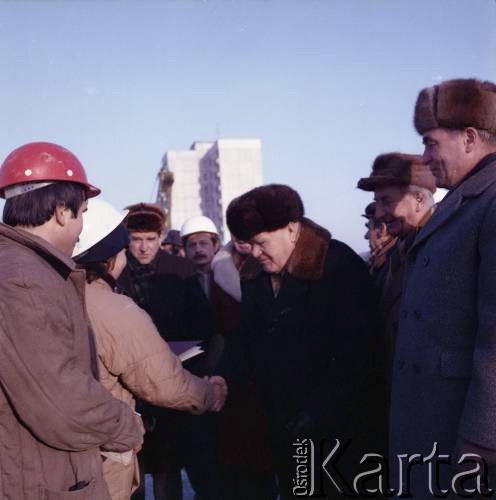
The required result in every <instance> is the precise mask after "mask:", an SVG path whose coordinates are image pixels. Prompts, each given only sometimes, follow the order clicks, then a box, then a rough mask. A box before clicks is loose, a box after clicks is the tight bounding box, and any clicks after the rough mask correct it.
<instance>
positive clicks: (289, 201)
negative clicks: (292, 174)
mask: <svg viewBox="0 0 496 500" xmlns="http://www.w3.org/2000/svg"><path fill="white" fill-rule="evenodd" d="M304 213H305V209H304V208H303V202H302V201H301V198H300V195H299V194H298V193H297V192H296V191H295V190H294V189H292V188H290V187H289V186H284V185H282V184H268V185H266V186H260V187H257V188H255V189H252V190H251V191H248V192H247V193H245V194H243V195H241V196H240V197H238V198H235V199H234V200H232V201H231V203H230V204H229V206H228V207H227V214H226V216H227V217H226V218H227V226H228V227H229V231H231V233H232V234H233V235H234V236H235V237H236V238H238V239H239V240H242V241H248V240H250V239H251V238H252V237H253V236H255V235H256V234H258V233H263V232H266V231H268V232H270V231H276V230H277V229H281V228H283V227H285V226H287V225H288V224H289V223H290V222H297V221H300V220H301V219H302V218H303V215H304Z"/></svg>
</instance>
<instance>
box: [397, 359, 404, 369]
mask: <svg viewBox="0 0 496 500" xmlns="http://www.w3.org/2000/svg"><path fill="white" fill-rule="evenodd" d="M396 366H397V367H398V370H403V367H404V366H405V362H404V361H403V360H402V359H400V360H399V361H398V363H397V365H396Z"/></svg>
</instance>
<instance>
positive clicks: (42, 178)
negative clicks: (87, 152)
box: [0, 142, 100, 227]
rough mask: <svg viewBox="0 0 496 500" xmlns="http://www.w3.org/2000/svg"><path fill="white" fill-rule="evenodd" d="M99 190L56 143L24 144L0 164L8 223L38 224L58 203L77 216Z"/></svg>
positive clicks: (72, 157)
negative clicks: (86, 201) (82, 205)
mask: <svg viewBox="0 0 496 500" xmlns="http://www.w3.org/2000/svg"><path fill="white" fill-rule="evenodd" d="M99 193H100V190H99V189H98V188H96V187H95V186H93V185H91V184H89V182H88V179H87V177H86V172H85V170H84V168H83V166H82V164H81V162H80V161H79V160H78V158H77V157H76V156H75V155H74V154H73V153H71V152H70V151H69V150H68V149H66V148H64V147H62V146H59V145H58V144H53V143H50V142H32V143H29V144H24V145H23V146H20V147H19V148H17V149H15V150H14V151H12V152H11V153H10V154H9V155H8V156H7V158H6V159H5V160H4V162H3V163H2V166H1V167H0V197H2V198H5V199H6V200H7V201H6V202H5V207H4V215H3V220H4V222H5V223H6V224H8V225H10V226H18V225H19V226H28V227H36V226H40V225H42V224H44V223H45V222H47V221H48V220H50V218H51V217H52V215H53V213H54V211H55V209H56V208H57V206H64V207H66V208H68V209H70V210H71V212H72V213H73V215H74V216H76V215H77V212H78V211H79V208H80V207H81V204H82V203H83V202H84V201H85V200H86V199H87V198H91V197H93V196H97V195H98V194H99Z"/></svg>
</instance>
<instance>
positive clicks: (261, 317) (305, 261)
mask: <svg viewBox="0 0 496 500" xmlns="http://www.w3.org/2000/svg"><path fill="white" fill-rule="evenodd" d="M227 223H228V226H229V230H230V231H231V233H232V234H233V235H234V236H235V237H236V238H237V239H239V240H242V241H246V242H249V243H250V244H251V245H252V256H253V257H254V258H255V259H257V260H258V262H259V263H260V264H261V266H260V267H259V268H256V269H255V270H253V268H252V270H250V271H249V272H247V271H245V272H244V273H243V269H242V270H241V273H242V293H243V295H242V305H241V326H240V328H239V329H238V330H237V331H236V332H235V333H234V334H233V335H232V336H229V338H228V339H227V342H226V350H225V357H224V361H225V364H224V365H223V366H222V365H221V366H222V368H223V371H224V373H225V374H226V376H227V378H228V384H229V386H230V388H231V389H230V391H231V393H233V392H234V391H235V390H236V384H238V383H240V382H246V380H247V378H248V377H250V376H251V377H252V379H253V381H254V385H255V387H256V390H257V393H258V395H259V397H260V399H261V401H262V403H263V405H264V407H265V410H266V412H267V415H268V419H269V425H270V443H269V444H270V446H271V449H272V452H273V455H274V459H275V462H276V467H275V469H276V473H277V475H278V478H279V486H280V495H281V499H283V500H285V499H287V498H296V497H297V496H298V495H301V494H303V493H304V492H303V490H302V488H304V486H302V485H301V484H300V485H299V483H298V480H299V479H301V477H298V473H299V472H301V467H298V465H299V464H297V462H296V461H295V458H294V455H295V451H294V446H295V445H296V444H297V443H298V441H297V440H298V439H307V440H308V439H312V440H313V442H314V445H315V450H321V448H320V444H321V443H322V440H325V442H323V448H322V450H323V451H324V452H325V453H324V455H325V456H327V453H329V452H330V451H331V450H332V448H333V447H334V446H335V445H336V440H339V442H340V445H341V448H342V447H343V446H345V444H346V443H347V442H348V440H350V439H351V444H350V446H349V447H348V448H347V449H346V450H345V451H344V452H343V455H342V458H341V459H340V460H339V463H338V464H337V465H336V467H337V468H338V469H339V471H340V472H341V473H342V474H343V478H344V479H345V482H346V485H343V483H342V482H340V487H341V491H342V492H344V491H345V490H346V489H347V488H348V490H349V486H350V485H351V486H352V485H353V477H354V476H355V475H356V472H357V471H358V470H359V468H360V466H359V461H360V458H361V457H362V455H363V453H365V452H379V453H380V452H381V441H382V440H383V438H384V430H383V428H382V426H383V425H384V422H385V417H384V398H383V383H382V382H383V375H384V373H383V369H384V364H383V362H382V359H381V355H382V353H383V352H384V348H382V346H381V345H380V340H379V336H378V334H377V328H376V327H377V323H378V321H377V315H376V301H375V292H374V287H373V284H372V281H371V278H370V276H369V274H368V272H367V268H366V265H365V263H364V262H363V261H362V259H360V257H359V256H358V255H357V254H355V252H353V251H352V250H351V249H350V248H349V247H348V246H346V245H345V244H344V243H341V242H340V241H338V240H335V239H333V238H332V237H331V235H330V233H329V232H328V231H327V230H326V229H324V228H322V227H320V226H319V225H317V224H315V223H314V222H312V221H311V220H309V219H306V218H305V217H304V209H303V204H302V201H301V198H300V196H299V195H298V193H296V191H294V190H293V189H291V188H290V187H288V186H283V185H277V184H273V185H267V186H262V187H259V188H256V189H253V190H252V191H249V192H247V193H245V194H244V195H242V196H240V197H239V198H237V199H235V200H233V201H232V202H231V204H230V205H229V207H228V210H227ZM239 432H242V430H241V429H240V431H239ZM341 448H340V449H341ZM316 454H317V455H318V453H317V452H316ZM325 456H324V457H320V458H325ZM322 461H323V460H322ZM322 461H319V459H317V458H316V461H315V462H314V466H315V469H314V470H315V477H316V480H315V484H314V486H315V492H319V493H321V494H323V495H324V496H321V497H320V498H342V493H339V492H338V491H339V490H338V488H336V487H335V485H334V484H332V481H331V480H329V479H328V478H327V476H326V475H325V474H321V473H322V468H321V465H322ZM321 475H322V476H323V477H322V478H321ZM331 475H333V477H335V476H336V474H334V472H332V473H331ZM320 478H321V479H322V483H321V482H320ZM338 482H339V481H338ZM307 486H308V491H310V484H309V483H308V484H307ZM318 490H320V491H318ZM308 491H307V492H308ZM347 492H349V491H347Z"/></svg>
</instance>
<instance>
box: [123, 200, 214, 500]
mask: <svg viewBox="0 0 496 500" xmlns="http://www.w3.org/2000/svg"><path fill="white" fill-rule="evenodd" d="M127 209H128V210H129V213H128V215H127V217H126V219H125V220H124V224H125V225H126V228H127V230H128V231H129V236H130V240H131V241H130V245H129V249H128V251H127V259H128V260H127V266H126V268H125V269H124V271H123V273H122V274H121V276H120V277H119V280H118V285H119V287H120V288H121V289H122V290H124V291H125V292H126V293H127V294H128V295H129V296H130V297H131V298H132V299H133V300H134V301H135V302H136V303H137V304H138V305H139V306H140V307H142V308H143V309H145V311H147V312H148V314H149V315H150V317H151V318H152V320H153V322H154V323H155V325H156V327H157V329H158V331H159V332H160V335H161V336H162V337H163V338H164V339H165V340H167V341H181V340H200V337H201V336H203V338H209V337H210V336H211V331H212V327H211V323H212V321H211V319H210V311H209V305H208V302H207V301H206V300H203V298H202V295H201V290H197V287H192V286H190V284H189V282H188V278H189V277H191V276H192V275H193V274H194V271H195V266H194V264H193V263H192V262H191V261H189V260H188V259H185V258H183V257H178V256H176V255H170V254H168V253H167V252H166V251H165V250H162V249H161V248H160V244H161V242H162V241H163V236H164V230H165V223H166V214H165V212H164V211H163V209H162V208H161V207H159V206H158V205H156V204H152V203H137V204H134V205H130V206H128V207H127ZM136 333H137V335H139V332H136ZM141 412H142V413H143V414H144V416H145V421H147V422H150V423H151V424H150V428H149V430H148V432H147V433H146V434H145V443H144V446H143V451H142V452H141V454H140V457H139V458H140V466H141V467H142V468H143V465H144V470H145V471H146V472H147V473H151V474H153V478H154V482H153V488H154V496H155V499H156V500H163V499H167V500H175V499H179V498H182V481H181V469H182V467H184V466H185V465H186V463H188V462H189V461H190V456H191V444H190V440H191V437H190V426H191V418H193V417H192V416H191V415H187V414H184V413H183V412H179V411H176V410H172V409H167V408H160V407H154V406H151V405H143V406H142V407H141ZM144 497H145V491H144V482H143V483H142V484H141V485H140V488H139V490H137V491H136V492H135V493H134V494H133V499H136V500H141V499H144Z"/></svg>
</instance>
